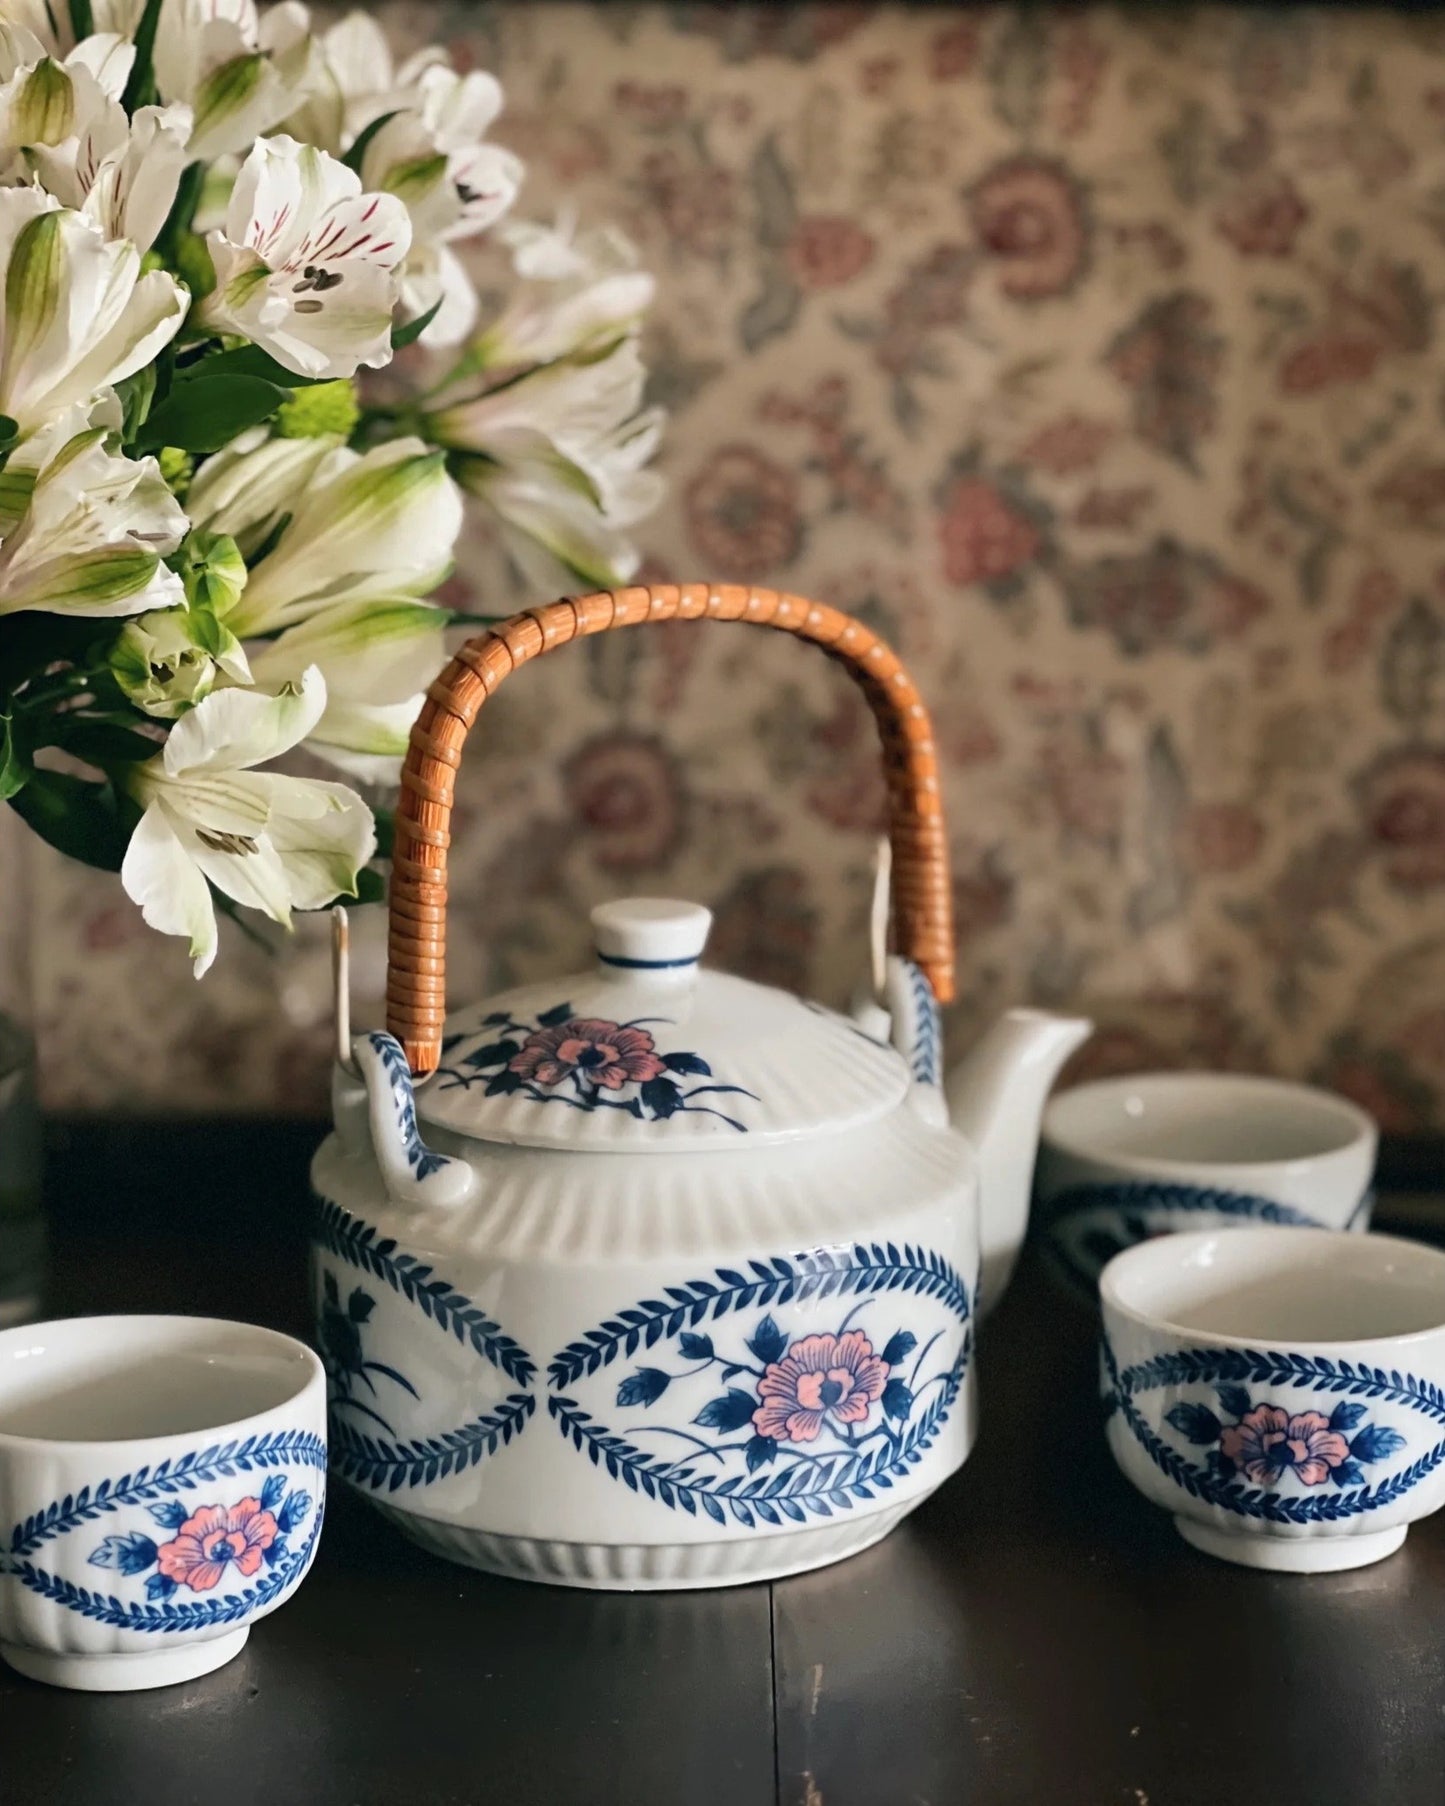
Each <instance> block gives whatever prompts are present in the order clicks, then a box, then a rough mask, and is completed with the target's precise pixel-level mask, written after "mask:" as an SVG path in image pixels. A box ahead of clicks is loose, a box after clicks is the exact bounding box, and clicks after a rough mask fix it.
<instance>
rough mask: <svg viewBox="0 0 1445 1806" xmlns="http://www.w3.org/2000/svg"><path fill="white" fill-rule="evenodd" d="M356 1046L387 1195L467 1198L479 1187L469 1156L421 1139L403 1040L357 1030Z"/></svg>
mask: <svg viewBox="0 0 1445 1806" xmlns="http://www.w3.org/2000/svg"><path fill="white" fill-rule="evenodd" d="M351 1051H352V1058H353V1060H354V1062H355V1064H356V1068H357V1070H358V1072H359V1073H360V1074H361V1078H362V1082H363V1083H364V1085H365V1087H366V1117H367V1123H368V1125H369V1127H370V1131H371V1136H370V1139H371V1147H372V1151H373V1153H374V1154H375V1155H376V1163H377V1165H378V1166H379V1167H380V1168H381V1176H382V1180H383V1182H384V1183H385V1185H386V1191H387V1196H388V1197H389V1198H391V1200H392V1201H393V1203H396V1204H412V1205H434V1204H435V1205H441V1206H443V1207H445V1206H447V1205H452V1204H461V1203H464V1202H465V1201H466V1199H467V1198H469V1197H470V1196H471V1195H472V1193H473V1192H474V1191H475V1189H476V1184H477V1176H476V1174H475V1173H474V1172H473V1171H472V1169H471V1167H470V1166H469V1165H468V1163H467V1162H466V1161H465V1160H458V1159H454V1158H453V1157H452V1156H451V1155H449V1154H437V1153H434V1152H433V1151H432V1149H431V1148H429V1147H428V1146H427V1145H426V1143H425V1142H424V1141H423V1140H422V1138H421V1131H420V1130H419V1129H418V1127H417V1120H416V1098H415V1095H414V1093H413V1091H412V1082H411V1072H410V1069H409V1068H408V1066H407V1063H406V1056H405V1055H404V1054H403V1053H402V1051H401V1046H400V1043H399V1042H397V1041H396V1040H395V1039H394V1038H393V1037H392V1036H391V1035H384V1034H380V1033H373V1034H370V1035H358V1036H357V1037H356V1039H355V1040H354V1041H353V1042H352V1044H351ZM340 1120H341V1116H340V1113H339V1112H338V1117H337V1121H338V1123H339V1122H340Z"/></svg>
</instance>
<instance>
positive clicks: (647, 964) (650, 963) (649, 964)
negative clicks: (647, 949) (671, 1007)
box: [597, 953, 702, 972]
mask: <svg viewBox="0 0 1445 1806" xmlns="http://www.w3.org/2000/svg"><path fill="white" fill-rule="evenodd" d="M597 957H598V959H600V960H601V962H602V964H603V965H604V966H625V967H627V968H628V969H629V970H630V971H643V972H655V971H659V970H661V969H662V968H663V967H665V966H695V965H696V964H697V962H698V961H699V959H701V958H702V955H701V954H700V953H689V954H688V955H687V957H686V958H685V959H624V958H623V957H622V955H621V954H620V953H599V954H598V955H597Z"/></svg>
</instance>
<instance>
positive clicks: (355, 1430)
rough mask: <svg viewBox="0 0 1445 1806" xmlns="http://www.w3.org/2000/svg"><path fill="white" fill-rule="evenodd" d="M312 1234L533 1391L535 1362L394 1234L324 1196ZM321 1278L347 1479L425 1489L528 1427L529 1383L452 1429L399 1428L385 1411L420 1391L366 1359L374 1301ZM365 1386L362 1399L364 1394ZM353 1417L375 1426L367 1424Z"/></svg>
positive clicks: (338, 1446)
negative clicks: (382, 1385) (384, 1396)
mask: <svg viewBox="0 0 1445 1806" xmlns="http://www.w3.org/2000/svg"><path fill="white" fill-rule="evenodd" d="M316 1233H317V1240H318V1241H319V1243H320V1244H321V1246H322V1247H323V1248H325V1249H327V1250H328V1251H329V1252H330V1253H332V1254H334V1255H335V1256H336V1257H337V1258H338V1259H340V1260H342V1261H345V1262H346V1263H347V1264H348V1265H350V1266H352V1267H355V1268H357V1269H359V1270H360V1271H361V1272H363V1273H369V1274H371V1275H373V1276H374V1277H376V1278H378V1279H381V1280H383V1281H384V1282H385V1283H386V1284H387V1285H388V1286H390V1288H391V1289H392V1291H394V1292H395V1293H396V1294H397V1295H398V1296H399V1297H401V1298H404V1299H405V1300H406V1301H407V1302H408V1303H409V1304H414V1305H416V1306H418V1307H419V1308H420V1309H421V1311H422V1313H423V1314H424V1315H425V1316H427V1317H429V1318H430V1319H431V1320H432V1321H433V1322H434V1323H436V1324H437V1326H438V1327H439V1328H440V1329H442V1330H444V1331H447V1332H449V1333H450V1334H451V1335H452V1336H454V1337H455V1339H456V1340H457V1341H458V1342H460V1343H462V1344H463V1345H464V1346H467V1347H470V1348H471V1349H472V1350H473V1351H474V1352H475V1353H476V1354H478V1355H480V1356H481V1358H482V1359H483V1360H485V1361H487V1362H488V1363H489V1364H490V1365H492V1366H494V1367H496V1368H498V1369H499V1370H500V1371H501V1372H503V1373H505V1374H506V1375H507V1377H508V1378H509V1379H511V1380H512V1381H513V1382H514V1383H515V1384H516V1385H518V1386H520V1387H528V1388H530V1386H531V1384H532V1381H533V1379H534V1378H535V1377H536V1372H537V1368H536V1364H535V1362H534V1361H533V1360H532V1358H531V1357H530V1356H529V1355H528V1354H527V1353H526V1351H525V1350H524V1349H523V1348H522V1347H521V1345H520V1344H519V1343H517V1342H515V1341H514V1340H513V1339H512V1337H510V1336H508V1335H506V1334H504V1333H503V1331H502V1328H501V1326H500V1325H499V1324H497V1323H495V1322H493V1321H492V1319H491V1318H490V1317H488V1316H487V1315H486V1313H485V1312H483V1311H481V1310H479V1309H478V1308H477V1306H476V1305H474V1304H473V1303H472V1301H471V1300H470V1299H469V1298H467V1297H466V1296H464V1294H462V1293H461V1292H459V1291H457V1290H456V1288H455V1287H454V1286H452V1285H451V1283H450V1282H449V1281H448V1280H445V1279H440V1278H438V1277H437V1276H436V1274H435V1273H434V1272H433V1270H432V1268H431V1267H430V1266H427V1265H425V1264H423V1263H422V1262H420V1261H418V1260H417V1259H416V1258H415V1257H414V1256H413V1255H410V1254H407V1253H405V1252H404V1251H401V1250H399V1249H398V1248H397V1245H396V1242H395V1240H394V1239H393V1238H391V1237H385V1236H379V1235H378V1234H377V1232H376V1230H375V1228H373V1227H372V1225H370V1224H368V1223H364V1222H362V1221H361V1220H360V1219H359V1218H357V1217H353V1216H352V1215H351V1214H350V1213H349V1212H348V1211H346V1210H343V1209H342V1207H341V1206H340V1205H339V1204H336V1203H334V1202H332V1200H330V1199H329V1198H324V1199H322V1200H321V1212H320V1218H319V1222H318V1226H317V1232H316ZM321 1284H322V1296H321V1310H320V1317H319V1322H318V1328H317V1339H318V1341H319V1343H320V1347H321V1355H322V1360H323V1362H324V1363H325V1366H326V1370H327V1375H328V1378H329V1379H330V1382H331V1410H332V1438H331V1441H332V1461H333V1465H334V1466H335V1467H336V1470H337V1472H338V1473H340V1474H341V1475H342V1477H343V1478H344V1479H347V1480H351V1481H353V1482H354V1483H356V1484H357V1485H360V1486H366V1487H369V1488H371V1489H372V1490H373V1491H378V1492H379V1491H386V1492H396V1491H398V1490H399V1489H400V1488H402V1487H404V1486H407V1487H411V1486H430V1485H432V1484H433V1483H434V1482H436V1481H438V1480H444V1479H446V1478H447V1477H448V1476H449V1475H451V1474H456V1473H462V1472H464V1471H465V1470H466V1469H467V1468H469V1467H475V1466H476V1465H477V1463H478V1462H480V1461H481V1460H483V1459H484V1458H485V1457H486V1456H488V1455H493V1454H495V1453H496V1452H497V1451H498V1450H499V1449H501V1448H505V1447H506V1446H507V1444H509V1443H510V1442H511V1441H512V1440H513V1438H514V1437H517V1436H519V1435H520V1434H521V1433H522V1431H523V1429H525V1427H526V1424H527V1420H528V1419H529V1418H530V1417H531V1416H532V1414H533V1412H534V1411H535V1410H536V1408H537V1401H536V1397H535V1396H534V1394H533V1393H532V1392H531V1391H530V1390H528V1391H518V1392H513V1393H511V1394H509V1395H508V1396H507V1397H506V1398H505V1399H504V1400H503V1401H502V1402H501V1403H500V1404H499V1405H498V1406H497V1407H496V1408H495V1409H493V1410H489V1411H484V1412H482V1413H481V1415H480V1416H478V1417H476V1418H474V1419H473V1420H472V1421H471V1422H469V1423H466V1424H462V1425H459V1426H458V1427H457V1428H455V1429H451V1430H444V1431H441V1432H438V1433H437V1434H435V1435H432V1436H423V1437H405V1436H401V1435H399V1434H398V1432H397V1430H396V1429H395V1428H394V1427H393V1425H392V1422H391V1420H390V1418H389V1417H388V1416H387V1415H386V1413H387V1412H388V1411H390V1412H393V1413H395V1412H396V1411H397V1410H399V1409H400V1410H405V1409H406V1408H407V1406H406V1397H407V1396H409V1397H410V1398H412V1399H414V1400H416V1401H417V1402H418V1403H420V1401H421V1394H420V1393H419V1392H418V1390H417V1388H416V1387H415V1386H414V1385H413V1384H412V1383H411V1381H410V1380H409V1379H408V1378H407V1377H406V1375H405V1374H403V1373H402V1372H400V1370H399V1369H397V1368H395V1367H391V1366H388V1365H387V1364H386V1363H385V1362H382V1361H377V1360H373V1359H368V1357H367V1353H366V1349H365V1345H364V1333H363V1332H364V1330H365V1326H366V1325H367V1323H368V1322H369V1321H370V1318H371V1315H372V1312H373V1311H374V1309H375V1307H376V1300H375V1299H374V1298H373V1297H372V1296H371V1294H370V1293H368V1292H367V1291H366V1290H365V1289H364V1288H363V1287H361V1286H356V1287H353V1288H352V1289H351V1291H350V1292H349V1293H348V1295H347V1298H346V1300H345V1303H344V1304H343V1302H342V1297H341V1286H340V1283H339V1282H338V1280H337V1278H336V1276H335V1274H333V1273H332V1272H331V1271H330V1270H329V1269H323V1271H322V1275H321ZM378 1378H379V1379H382V1380H384V1381H386V1382H387V1384H388V1387H389V1388H391V1389H392V1396H393V1400H394V1402H387V1403H386V1404H385V1408H384V1409H383V1408H382V1400H381V1397H380V1394H379V1390H378V1387H377V1384H376V1380H377V1379H378ZM362 1386H364V1387H366V1388H367V1391H368V1394H369V1396H368V1397H362V1396H360V1394H359V1391H358V1388H359V1387H362ZM373 1400H375V1401H376V1402H372V1401H373ZM356 1419H365V1420H367V1422H368V1423H371V1424H375V1425H376V1426H377V1429H368V1428H364V1427H362V1425H361V1424H359V1423H358V1422H357V1421H355V1420H356ZM378 1430H380V1431H381V1432H382V1433H381V1434H378V1433H377V1432H378Z"/></svg>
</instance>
